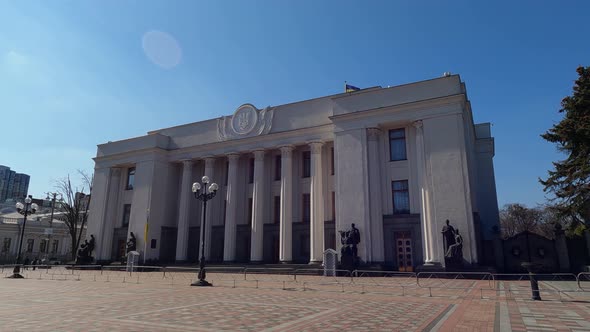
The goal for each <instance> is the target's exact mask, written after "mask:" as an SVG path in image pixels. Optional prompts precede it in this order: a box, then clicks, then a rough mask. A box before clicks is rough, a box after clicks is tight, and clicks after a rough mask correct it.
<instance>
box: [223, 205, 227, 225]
mask: <svg viewBox="0 0 590 332" xmlns="http://www.w3.org/2000/svg"><path fill="white" fill-rule="evenodd" d="M226 216H227V199H226V200H224V201H223V224H224V225H225V219H226Z"/></svg>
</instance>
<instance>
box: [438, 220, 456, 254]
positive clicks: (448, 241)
mask: <svg viewBox="0 0 590 332" xmlns="http://www.w3.org/2000/svg"><path fill="white" fill-rule="evenodd" d="M445 223H446V225H445V226H443V229H442V232H441V233H442V234H443V246H444V249H445V253H446V252H447V251H449V247H450V246H452V245H453V244H455V228H454V227H453V226H451V225H450V224H449V219H447V220H446V221H445Z"/></svg>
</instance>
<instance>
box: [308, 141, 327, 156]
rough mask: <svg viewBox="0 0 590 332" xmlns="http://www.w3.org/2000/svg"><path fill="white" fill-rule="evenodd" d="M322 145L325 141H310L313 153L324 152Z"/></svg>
mask: <svg viewBox="0 0 590 332" xmlns="http://www.w3.org/2000/svg"><path fill="white" fill-rule="evenodd" d="M322 146H324V142H310V143H309V147H310V148H311V153H312V154H318V153H321V152H322Z"/></svg>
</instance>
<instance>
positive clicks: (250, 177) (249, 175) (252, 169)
mask: <svg viewBox="0 0 590 332" xmlns="http://www.w3.org/2000/svg"><path fill="white" fill-rule="evenodd" d="M248 183H254V158H250V174H248Z"/></svg>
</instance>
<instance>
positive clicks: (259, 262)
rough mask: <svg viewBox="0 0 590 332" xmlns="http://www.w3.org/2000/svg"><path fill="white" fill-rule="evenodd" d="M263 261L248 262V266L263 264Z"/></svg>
mask: <svg viewBox="0 0 590 332" xmlns="http://www.w3.org/2000/svg"><path fill="white" fill-rule="evenodd" d="M263 263H264V261H262V260H260V261H250V264H263Z"/></svg>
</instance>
